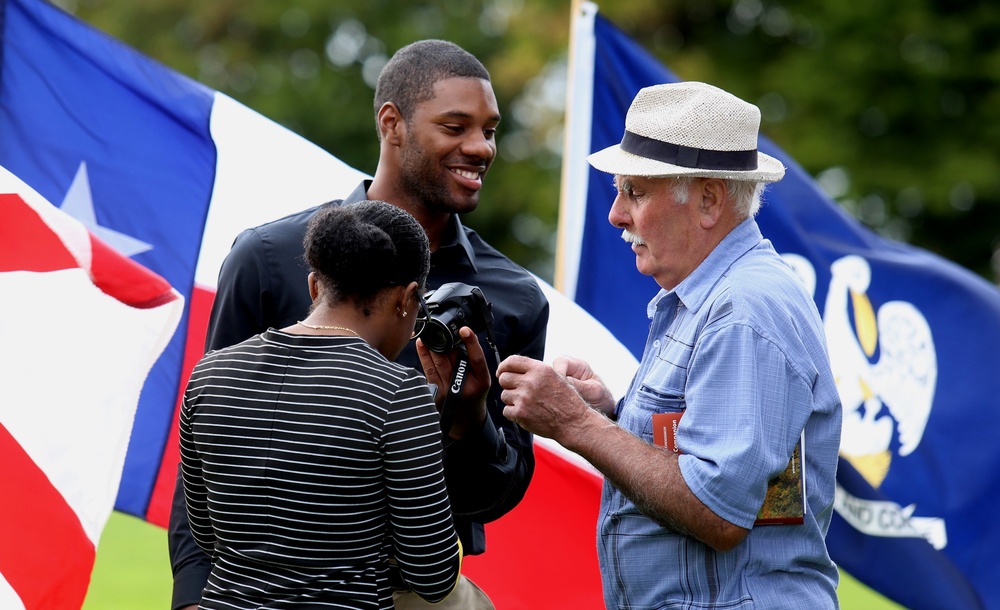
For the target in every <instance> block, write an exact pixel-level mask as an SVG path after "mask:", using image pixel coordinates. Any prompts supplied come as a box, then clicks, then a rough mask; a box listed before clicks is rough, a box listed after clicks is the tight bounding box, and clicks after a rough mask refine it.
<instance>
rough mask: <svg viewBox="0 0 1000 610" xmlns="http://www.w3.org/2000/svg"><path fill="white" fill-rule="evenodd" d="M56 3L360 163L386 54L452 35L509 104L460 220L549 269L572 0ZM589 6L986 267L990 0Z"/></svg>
mask: <svg viewBox="0 0 1000 610" xmlns="http://www.w3.org/2000/svg"><path fill="white" fill-rule="evenodd" d="M61 4H62V5H63V6H65V7H66V8H68V9H69V10H70V11H72V12H75V13H76V14H77V15H79V16H80V17H82V18H83V19H85V20H86V21H88V22H90V23H92V24H94V25H95V26H97V27H98V28H100V29H102V30H104V31H106V32H108V33H109V34H111V35H112V36H115V37H117V38H120V39H122V40H123V41H125V42H126V43H128V44H130V45H132V46H134V47H136V48H138V49H139V50H141V51H143V52H144V53H146V54H148V55H150V56H152V57H154V58H156V59H158V60H160V61H161V62H163V63H165V64H167V65H169V66H170V67H172V68H174V69H176V70H179V71H180V72H183V73H185V74H187V75H189V76H191V77H193V78H195V79H197V80H199V81H201V82H203V83H205V84H206V85H208V86H210V87H212V88H215V89H218V90H220V91H222V92H224V93H226V94H228V95H230V96H232V97H234V98H235V99H237V100H239V101H241V102H243V103H244V104H246V105H247V106H249V107H251V108H253V109H255V110H257V111H258V112H261V113H263V114H265V115H266V116H268V117H270V118H272V119H274V120H276V121H278V122H279V123H282V124H284V125H286V126H287V127H289V128H290V129H292V130H294V131H296V132H297V133H299V134H301V135H303V136H304V137H306V138H308V139H309V140H311V141H313V142H315V143H316V144H318V145H320V146H322V147H323V148H325V149H327V150H329V151H330V152H332V153H333V154H335V155H337V156H338V157H340V158H342V159H343V160H344V161H346V162H347V163H350V164H351V165H353V166H355V167H357V168H359V169H361V170H364V171H367V172H372V171H374V164H375V162H376V160H377V155H378V150H377V142H376V138H375V132H374V119H373V108H372V92H373V84H374V81H375V78H376V76H377V74H378V70H379V69H380V68H381V66H382V64H383V63H384V62H385V61H386V59H387V58H388V56H389V55H391V54H392V53H393V52H394V51H395V50H396V49H398V48H399V47H401V46H403V45H404V44H407V43H409V42H411V41H413V40H416V39H420V38H446V39H449V40H453V41H454V42H456V43H458V44H460V45H462V46H463V47H465V48H466V49H468V50H469V51H470V52H472V53H474V54H475V55H477V56H478V57H479V58H480V59H481V60H482V61H483V63H484V64H486V66H487V68H489V69H490V72H491V74H492V75H493V80H494V88H495V90H496V92H497V98H498V101H499V103H500V108H501V112H502V113H503V115H504V120H503V123H502V124H501V128H500V131H499V134H498V138H499V147H500V153H501V157H500V159H499V161H498V162H497V163H496V164H495V165H494V166H493V169H492V170H491V172H490V175H489V177H488V178H487V182H488V184H489V186H488V187H487V188H486V189H485V190H484V191H483V197H482V205H481V206H480V208H479V210H478V211H477V212H476V213H475V214H472V215H471V216H470V217H469V218H468V219H467V222H468V224H469V225H470V226H472V227H474V228H476V229H477V230H478V231H479V232H480V233H482V234H483V235H484V236H485V237H486V239H487V240H489V241H491V242H492V243H494V244H495V245H496V246H498V247H499V248H500V249H501V250H503V251H504V252H505V253H507V254H508V255H510V256H511V257H512V258H514V259H515V260H517V261H518V262H520V263H521V264H523V265H524V266H526V267H528V268H529V269H531V270H532V271H535V272H536V273H538V274H539V275H541V276H542V277H544V278H546V279H550V280H551V276H552V266H553V260H552V258H553V254H552V252H553V250H554V245H555V244H554V232H555V224H556V221H557V218H556V216H557V212H558V198H559V179H560V173H559V164H560V160H561V146H562V112H563V106H564V103H565V67H566V54H567V45H568V25H569V18H570V14H569V11H570V3H569V1H568V0H535V1H533V2H527V1H525V0H472V1H468V0H431V1H426V2H405V1H402V0H343V1H341V2H335V3H334V2H329V1H320V0H287V1H285V2H268V1H265V0H243V1H239V2H237V1H236V0H220V1H217V2H209V3H205V2H196V1H194V0H146V1H145V2H143V3H125V2H113V1H112V0H62V2H61ZM601 10H602V12H603V13H604V14H605V15H606V16H607V17H608V18H609V19H610V20H611V21H612V22H614V23H616V24H617V25H618V26H619V27H620V28H622V29H623V30H624V31H626V32H627V33H629V34H630V35H631V36H632V37H634V38H635V39H636V40H637V41H638V42H640V43H641V44H643V45H644V46H645V47H646V48H647V49H649V50H650V52H652V53H653V54H654V55H656V56H657V57H659V58H660V59H661V60H663V61H664V63H665V64H666V65H668V66H669V67H670V68H671V69H672V70H673V71H674V72H675V73H677V74H678V75H679V76H680V77H681V78H685V79H691V80H702V81H705V82H709V83H713V84H716V85H718V86H721V87H723V88H725V89H727V90H729V91H731V92H733V93H734V94H736V95H738V96H740V97H742V98H744V99H746V100H749V101H752V102H754V103H756V104H757V105H758V106H760V108H761V111H762V114H763V117H764V123H763V126H762V129H763V131H764V133H765V134H766V135H768V136H769V137H770V138H771V139H772V140H774V141H775V142H776V143H777V144H778V145H779V146H781V147H782V148H783V149H785V151H787V152H788V153H789V154H790V155H791V156H792V157H793V158H795V159H796V160H797V161H798V162H799V163H800V164H801V165H802V166H803V167H804V168H805V170H806V171H808V172H810V173H811V174H813V175H814V176H816V177H817V179H818V181H819V183H820V184H821V185H822V186H823V188H824V189H825V190H826V191H827V192H828V193H829V194H830V195H831V196H833V197H835V198H836V199H837V200H838V201H839V202H840V204H841V205H842V206H844V207H845V208H846V209H847V210H848V211H849V212H851V213H852V214H853V215H855V216H856V217H857V218H858V219H859V220H861V221H862V222H864V223H865V224H867V225H868V226H870V227H872V228H873V229H875V230H876V231H879V232H880V233H882V234H885V235H887V236H889V237H892V238H895V239H900V240H903V241H908V242H910V243H913V244H915V245H918V246H921V247H924V248H928V249H930V250H933V251H936V252H938V253H940V254H942V255H943V256H945V257H947V258H950V259H952V260H954V261H956V262H958V263H959V264H962V265H964V266H966V267H968V268H970V269H972V270H974V271H976V272H978V273H980V274H982V275H984V276H985V277H988V278H991V279H992V280H993V281H997V280H998V279H1000V171H998V168H1000V163H998V161H1000V158H998V157H1000V149H998V147H997V146H996V145H995V142H997V141H998V135H1000V134H998V133H997V132H998V131H1000V121H998V120H997V119H998V116H997V115H998V114H1000V99H998V98H1000V87H998V79H1000V5H998V6H994V5H992V4H990V3H980V2H971V1H969V0H922V1H920V2H916V3H908V4H905V5H900V4H899V3H895V2H889V1H888V0H872V1H871V2H867V3H831V2H825V1H820V0H799V1H798V2H791V1H787V0H786V1H784V2H782V1H780V0H629V1H628V2H610V1H608V2H605V3H603V4H601ZM991 265H992V266H991Z"/></svg>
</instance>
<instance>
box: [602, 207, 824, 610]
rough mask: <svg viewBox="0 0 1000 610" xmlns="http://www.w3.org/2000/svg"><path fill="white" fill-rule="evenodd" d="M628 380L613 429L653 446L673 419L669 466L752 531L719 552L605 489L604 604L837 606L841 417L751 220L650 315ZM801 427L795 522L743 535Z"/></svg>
mask: <svg viewBox="0 0 1000 610" xmlns="http://www.w3.org/2000/svg"><path fill="white" fill-rule="evenodd" d="M648 314H649V317H650V318H651V320H652V324H651V325H650V332H649V337H648V339H647V341H646V348H645V351H644V353H643V356H642V362H641V363H640V365H639V370H638V372H637V373H636V376H635V378H634V379H633V381H632V385H631V387H630V388H629V390H628V392H627V393H626V395H625V397H624V398H623V399H622V400H621V401H620V402H619V404H618V409H617V416H618V423H619V425H621V426H622V427H624V428H626V429H627V430H629V431H630V432H632V433H633V434H635V435H636V436H639V437H641V438H643V439H645V440H647V441H650V442H652V434H653V426H652V415H653V414H654V413H662V412H668V411H683V412H684V415H683V417H682V418H681V420H680V426H679V428H678V431H677V444H678V447H679V449H680V450H681V452H682V455H681V456H680V469H681V474H682V475H683V477H684V480H685V481H686V482H687V485H688V487H690V488H691V491H692V492H693V493H694V494H695V495H696V496H697V497H698V498H699V499H700V500H701V501H702V502H703V503H704V504H705V505H706V506H708V507H709V508H710V509H711V510H712V511H713V512H715V514H717V515H719V516H720V517H722V518H723V519H725V520H727V521H729V522H731V523H734V524H736V525H738V526H740V527H744V528H752V529H751V531H750V534H749V535H748V536H747V537H746V539H745V540H744V541H743V542H742V543H740V544H739V545H738V546H737V547H736V548H735V549H733V550H731V551H729V552H726V553H719V552H716V551H713V550H712V549H711V548H710V547H708V546H707V545H705V544H703V543H701V542H699V541H698V540H696V539H694V538H691V537H689V536H684V535H680V534H677V533H674V532H673V531H671V530H669V529H667V528H664V527H662V526H660V525H658V524H657V523H655V522H654V521H652V520H651V519H649V518H647V517H646V516H645V515H643V514H642V513H640V512H639V510H638V509H637V508H636V507H635V505H634V504H633V503H632V502H631V501H630V500H629V499H628V498H626V497H625V496H624V495H623V494H622V493H621V492H619V491H618V490H617V489H616V488H615V487H614V486H612V485H611V484H610V483H605V486H604V493H603V498H602V510H601V518H600V521H599V524H598V528H599V533H600V536H599V540H600V541H599V546H598V553H599V556H600V560H601V572H602V575H603V579H604V583H603V584H604V595H605V603H606V605H607V607H608V608H619V609H630V610H639V609H642V610H652V609H665V608H698V609H702V608H727V609H730V610H735V609H749V608H757V609H759V608H767V609H769V610H770V609H776V608H794V609H796V610H798V609H800V608H809V609H811V610H812V609H825V608H836V607H837V591H836V589H837V582H838V572H837V567H836V565H835V564H834V563H833V561H832V560H831V559H830V556H829V554H828V553H827V549H826V544H825V536H826V532H827V529H828V528H829V525H830V518H831V516H832V510H833V497H834V478H835V475H836V469H837V453H838V449H839V446H840V423H841V407H840V399H839V397H838V394H837V388H836V385H835V384H834V380H833V376H832V373H831V372H830V362H829V357H828V355H827V350H826V341H825V337H824V331H823V325H822V321H821V319H820V316H819V312H818V311H817V309H816V305H815V303H814V302H813V300H812V298H811V297H810V296H809V295H808V294H807V293H806V291H805V289H804V287H803V286H802V284H801V282H800V281H799V280H798V278H797V277H796V276H795V275H794V273H793V271H792V270H791V268H790V267H789V266H788V265H786V264H785V263H784V261H782V260H781V258H780V257H779V256H778V254H777V253H776V252H775V251H774V248H773V247H772V246H771V243H770V242H769V241H767V240H765V239H763V237H762V236H761V233H760V229H759V228H758V226H757V223H756V222H755V221H754V220H753V219H749V220H746V221H744V222H743V223H741V224H740V225H739V226H738V227H736V228H735V229H734V230H733V231H732V232H731V233H730V234H729V235H728V236H727V237H726V238H725V239H724V240H723V241H722V242H721V243H720V244H719V245H718V246H717V247H716V248H715V250H713V251H712V253H711V254H710V255H709V256H708V258H706V259H705V261H704V262H702V264H701V265H699V266H698V268H697V269H695V270H694V272H693V273H692V274H691V275H690V276H688V277H687V278H686V279H685V280H684V281H683V282H681V283H680V284H679V285H678V286H677V287H676V288H674V289H673V290H671V291H665V290H663V291H660V293H659V294H658V295H657V296H656V297H655V298H654V299H653V300H652V301H651V302H650V304H649V309H648ZM803 430H804V431H805V460H804V463H805V473H806V492H807V510H806V516H805V522H804V523H803V524H802V525H765V526H757V527H753V523H754V520H755V518H756V516H757V512H758V510H759V509H760V507H761V504H762V502H763V500H764V494H765V492H766V489H767V482H768V481H769V480H770V479H772V478H773V477H775V476H776V475H777V474H778V473H780V472H781V471H782V470H784V469H785V467H786V466H787V464H788V460H789V456H790V455H791V452H792V449H793V448H794V445H795V443H796V442H797V441H798V440H799V438H800V435H801V433H802V432H803Z"/></svg>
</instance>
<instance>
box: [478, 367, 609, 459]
mask: <svg viewBox="0 0 1000 610" xmlns="http://www.w3.org/2000/svg"><path fill="white" fill-rule="evenodd" d="M588 369H589V367H588ZM592 379H593V374H591V377H590V378H589V379H586V380H583V381H584V383H586V382H588V381H592ZM497 380H498V381H499V382H500V386H501V387H502V388H503V393H502V394H501V395H500V398H501V400H503V402H504V404H505V405H507V406H506V407H504V410H503V414H504V417H506V418H507V419H509V420H511V421H513V422H515V423H517V424H518V425H519V426H521V427H522V428H524V429H525V430H528V431H529V432H533V433H535V434H538V435H540V436H545V437H548V438H551V439H554V440H556V441H558V442H560V443H562V444H564V445H565V444H566V443H565V442H564V440H563V439H564V438H565V436H566V435H567V434H569V433H570V432H571V428H572V426H573V425H574V424H576V423H578V422H580V421H581V419H582V418H583V417H584V416H585V415H586V414H587V412H588V411H589V410H590V405H589V404H588V403H587V402H586V401H585V399H584V398H583V396H581V394H580V392H579V391H577V389H576V387H575V386H574V383H580V382H581V381H580V380H578V379H574V380H572V381H571V380H570V379H569V378H567V377H566V375H565V374H563V373H561V372H559V371H558V370H556V369H555V368H553V367H551V366H549V365H547V364H545V363H544V362H540V361H538V360H534V359H532V358H526V357H524V356H511V357H509V358H507V359H506V360H504V361H503V362H501V363H500V366H499V368H497ZM588 388H589V386H588Z"/></svg>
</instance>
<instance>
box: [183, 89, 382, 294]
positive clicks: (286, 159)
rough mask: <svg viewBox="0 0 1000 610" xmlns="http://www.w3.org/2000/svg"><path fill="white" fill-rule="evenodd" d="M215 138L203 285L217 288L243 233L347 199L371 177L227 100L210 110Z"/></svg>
mask: <svg viewBox="0 0 1000 610" xmlns="http://www.w3.org/2000/svg"><path fill="white" fill-rule="evenodd" d="M211 133H212V139H213V140H214V141H215V146H216V151H217V155H218V157H217V161H216V175H215V185H214V187H213V189H212V202H211V206H210V207H209V209H208V218H207V219H206V224H205V232H204V235H203V237H202V242H201V253H200V254H199V257H198V268H197V270H196V272H195V282H196V283H197V284H198V285H199V286H204V287H212V288H214V287H215V286H216V285H217V281H218V274H219V268H220V267H221V266H222V261H223V259H225V257H226V254H228V253H229V248H230V246H232V244H233V239H235V238H236V235H237V234H239V232H240V231H242V230H244V229H246V228H249V227H254V226H257V225H259V224H262V223H265V222H270V221H272V220H275V219H277V218H281V217H283V216H287V215H288V214H293V213H295V212H299V211H301V210H304V209H307V208H310V207H312V206H315V205H319V204H321V203H324V202H327V201H330V200H331V199H337V198H341V197H346V196H347V195H349V194H350V192H351V191H352V190H353V189H354V187H355V186H357V185H358V183H360V182H361V181H362V180H364V179H365V178H367V177H368V176H366V175H365V174H364V173H363V172H360V171H358V170H356V169H354V168H353V167H350V166H349V165H347V164H346V163H344V162H343V161H341V160H340V159H338V158H336V157H334V156H333V155H331V154H330V153H328V152H327V151H325V150H323V149H322V148H320V147H319V146H317V145H315V144H313V143H312V142H310V141H308V140H306V139H305V138H303V137H301V136H299V135H298V134H296V133H294V132H292V131H290V130H288V129H286V128H285V127H283V126H281V125H279V124H278V123H276V122H274V121H272V120H270V119H268V118H267V117H265V116H263V115H261V114H258V113H256V112H254V111H253V110H251V109H249V108H247V107H246V106H244V105H243V104H241V103H239V102H237V101H236V100H234V99H232V98H231V97H229V96H227V95H224V94H222V93H216V94H215V101H214V103H213V104H212V121H211Z"/></svg>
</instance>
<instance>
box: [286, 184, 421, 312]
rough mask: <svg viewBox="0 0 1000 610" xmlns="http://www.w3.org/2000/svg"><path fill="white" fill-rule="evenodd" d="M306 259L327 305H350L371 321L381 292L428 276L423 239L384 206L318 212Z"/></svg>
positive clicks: (413, 223) (404, 215) (407, 219)
mask: <svg viewBox="0 0 1000 610" xmlns="http://www.w3.org/2000/svg"><path fill="white" fill-rule="evenodd" d="M303 246H304V247H305V257H306V261H307V262H308V263H309V266H310V267H311V268H312V270H313V272H315V273H316V276H317V281H318V283H319V285H320V286H321V287H322V288H323V289H324V291H323V292H324V295H325V297H324V298H326V300H327V302H328V304H330V305H336V304H339V303H342V302H344V301H351V302H353V303H355V304H356V305H357V306H358V307H360V308H362V309H363V310H364V314H365V315H366V316H367V315H371V308H372V306H373V305H374V304H375V301H376V299H377V298H378V297H379V295H380V294H381V293H382V291H383V290H384V289H386V288H389V287H392V286H405V285H407V284H409V283H410V282H416V283H417V285H418V287H419V288H420V290H421V291H422V290H423V289H424V287H425V285H426V283H427V274H428V273H429V271H430V264H431V263H430V256H431V255H430V246H429V244H428V241H427V233H426V232H424V229H423V227H421V226H420V223H418V222H417V220H416V219H415V218H414V217H413V216H411V215H410V214H409V213H408V212H406V211H405V210H403V209H401V208H399V207H396V206H394V205H392V204H389V203H386V202H384V201H374V200H370V201H362V202H359V203H356V204H351V205H341V206H327V207H324V208H321V209H320V210H319V211H318V212H316V213H315V214H314V215H313V217H312V218H311V219H310V220H309V226H308V228H307V229H306V235H305V239H304V241H303Z"/></svg>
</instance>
